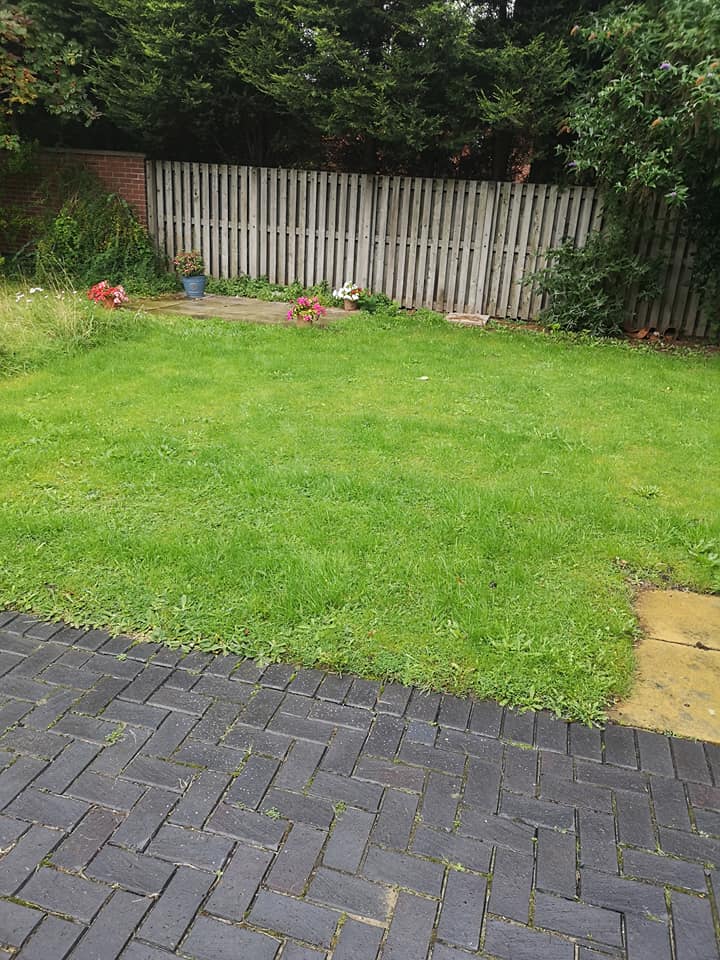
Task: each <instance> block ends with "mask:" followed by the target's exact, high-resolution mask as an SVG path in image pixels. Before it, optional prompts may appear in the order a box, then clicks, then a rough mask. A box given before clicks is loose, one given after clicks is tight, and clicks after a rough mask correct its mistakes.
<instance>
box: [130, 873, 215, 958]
mask: <svg viewBox="0 0 720 960" xmlns="http://www.w3.org/2000/svg"><path fill="white" fill-rule="evenodd" d="M214 882H215V876H214V875H213V874H212V873H205V872H204V871H203V870H191V869H190V868H189V867H179V868H178V869H177V870H176V871H175V874H174V875H173V877H172V879H171V880H170V883H169V884H168V885H167V887H166V888H165V890H164V891H163V893H162V894H161V895H160V898H159V899H158V900H157V901H156V903H155V904H154V906H153V907H152V909H151V910H150V913H149V914H148V915H147V917H146V919H145V921H144V922H143V924H142V926H141V927H140V930H139V931H138V933H139V936H140V937H142V938H143V940H149V941H150V942H151V943H157V944H159V945H160V946H163V947H168V948H169V949H170V950H174V949H175V948H176V947H177V945H178V944H179V943H180V941H181V940H182V938H183V936H184V935H185V932H186V930H187V929H188V928H189V926H190V924H191V923H192V921H193V918H194V916H195V914H196V913H197V911H198V910H199V908H200V905H201V903H202V902H203V900H204V899H205V896H206V894H207V892H208V891H209V890H210V887H211V886H212V885H213V883H214Z"/></svg>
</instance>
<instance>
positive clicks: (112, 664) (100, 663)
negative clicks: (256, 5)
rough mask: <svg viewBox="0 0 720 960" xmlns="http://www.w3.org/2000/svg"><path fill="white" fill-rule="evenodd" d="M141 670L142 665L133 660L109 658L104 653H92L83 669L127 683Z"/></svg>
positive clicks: (119, 657)
mask: <svg viewBox="0 0 720 960" xmlns="http://www.w3.org/2000/svg"><path fill="white" fill-rule="evenodd" d="M142 669H143V664H142V663H138V662H137V661H135V660H122V659H121V655H120V656H112V657H111V656H106V655H105V654H104V653H94V654H93V655H92V656H91V657H90V659H89V660H88V662H87V663H86V664H85V665H84V667H83V670H84V671H90V672H92V673H100V674H102V675H103V676H107V677H118V678H120V679H122V680H128V681H130V680H133V679H134V678H135V677H136V676H137V675H138V674H139V673H140V672H141V671H142Z"/></svg>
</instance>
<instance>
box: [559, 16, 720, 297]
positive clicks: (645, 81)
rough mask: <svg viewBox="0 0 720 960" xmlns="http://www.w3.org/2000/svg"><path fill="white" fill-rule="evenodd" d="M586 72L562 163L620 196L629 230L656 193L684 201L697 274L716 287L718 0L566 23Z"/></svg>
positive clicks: (719, 279) (719, 264)
mask: <svg viewBox="0 0 720 960" xmlns="http://www.w3.org/2000/svg"><path fill="white" fill-rule="evenodd" d="M573 34H574V38H575V41H576V43H577V44H578V48H579V52H580V55H581V57H582V58H583V59H584V60H585V62H586V64H587V66H588V68H589V71H588V78H589V83H588V87H587V89H586V91H585V92H584V93H583V94H582V95H581V96H579V97H578V99H577V101H576V103H575V105H574V107H573V108H572V110H571V113H570V119H569V121H568V124H569V127H570V128H571V129H572V131H573V132H574V134H575V138H576V139H575V141H574V142H573V143H572V145H571V147H570V149H569V163H570V165H571V166H572V167H573V168H574V169H575V170H577V172H578V173H580V174H582V173H584V172H589V173H590V174H591V175H592V176H593V177H595V178H597V179H598V180H599V182H600V183H602V184H605V185H607V186H608V187H609V188H610V190H611V192H612V194H614V196H615V197H616V198H617V201H618V202H616V203H615V204H614V206H612V207H611V208H610V213H611V215H612V216H613V217H614V220H615V222H617V223H618V224H622V225H624V227H625V229H626V230H627V231H628V233H629V234H630V235H631V236H632V227H633V223H637V222H641V220H642V218H641V217H638V216H637V208H638V204H640V205H642V202H643V201H644V200H645V199H647V198H648V197H649V196H651V195H652V194H653V193H654V192H656V191H660V192H662V194H664V196H665V197H666V199H667V202H668V203H669V204H671V205H677V206H679V207H687V211H688V213H689V216H690V218H691V221H692V223H693V226H694V228H695V229H694V239H695V240H696V241H697V243H698V249H699V253H700V259H701V263H700V268H701V274H702V276H703V277H704V278H705V280H706V281H709V282H711V286H712V287H713V288H714V289H715V290H716V291H717V289H718V285H719V284H720V231H718V223H720V5H718V3H717V2H716V0H663V2H660V0H646V2H645V3H643V4H638V5H633V6H628V7H624V8H622V9H620V10H617V11H616V12H614V13H612V14H610V15H609V16H604V17H600V18H598V19H597V20H596V21H595V23H594V24H593V25H592V26H590V27H587V28H584V27H576V28H574V29H573Z"/></svg>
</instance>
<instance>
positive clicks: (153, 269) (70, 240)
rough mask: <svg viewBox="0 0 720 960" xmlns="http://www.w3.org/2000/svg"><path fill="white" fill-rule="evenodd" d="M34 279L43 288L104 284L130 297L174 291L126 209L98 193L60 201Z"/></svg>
mask: <svg viewBox="0 0 720 960" xmlns="http://www.w3.org/2000/svg"><path fill="white" fill-rule="evenodd" d="M35 275H36V276H37V277H38V279H39V280H40V281H44V282H50V281H52V280H53V279H54V278H57V277H61V278H68V279H70V280H71V281H72V282H73V283H75V284H77V285H90V284H93V283H96V282H97V281H98V280H99V279H100V280H103V279H107V280H108V281H109V282H110V283H111V284H118V283H122V284H123V286H124V287H125V288H126V289H127V290H129V291H131V292H156V291H157V292H160V291H161V290H164V289H167V288H168V286H169V285H170V286H174V285H175V281H174V279H172V278H168V276H167V274H166V271H164V270H163V268H162V264H161V262H160V259H159V257H158V255H157V253H156V251H155V248H154V247H153V243H152V240H151V239H150V237H149V236H148V233H147V231H146V230H145V228H144V227H143V226H142V224H140V223H139V222H138V220H137V219H136V217H135V214H134V213H133V211H132V209H131V207H130V206H129V204H128V203H127V202H126V201H125V200H123V199H121V198H120V197H118V196H116V195H115V194H107V193H103V192H102V191H100V190H99V189H97V190H94V189H89V190H88V189H85V190H83V191H82V192H77V193H74V194H73V195H72V196H70V197H69V198H68V199H66V200H65V202H64V203H63V205H62V207H61V208H60V211H59V213H58V214H57V216H56V217H55V218H54V219H53V220H51V221H50V223H49V224H48V226H47V229H46V230H45V231H44V232H43V234H42V236H41V237H40V239H39V240H38V242H37V247H36V253H35Z"/></svg>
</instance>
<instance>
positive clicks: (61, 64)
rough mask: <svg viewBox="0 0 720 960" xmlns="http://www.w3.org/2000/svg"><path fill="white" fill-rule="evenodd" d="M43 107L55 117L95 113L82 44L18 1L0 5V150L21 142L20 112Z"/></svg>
mask: <svg viewBox="0 0 720 960" xmlns="http://www.w3.org/2000/svg"><path fill="white" fill-rule="evenodd" d="M37 107H41V108H42V109H43V110H45V111H46V112H47V113H50V114H53V115H55V116H58V117H82V118H83V119H85V120H87V121H90V120H92V119H93V118H94V117H95V116H96V111H95V110H94V109H93V107H92V105H91V103H90V101H89V99H88V97H87V79H86V78H85V76H84V75H83V73H82V49H81V47H80V46H79V45H78V44H77V43H76V42H74V41H67V40H66V39H65V38H64V37H63V36H62V35H61V34H59V33H56V32H53V31H49V30H47V29H45V28H44V27H43V25H42V24H41V22H40V21H39V20H37V19H35V18H33V17H32V16H30V15H29V13H28V12H27V10H25V9H23V8H21V7H19V6H12V7H5V8H4V9H2V10H0V156H2V152H5V153H6V154H7V153H10V152H12V153H17V152H19V151H20V149H21V146H22V130H21V119H22V116H23V115H24V114H25V113H26V112H27V111H29V110H30V109H32V108H37Z"/></svg>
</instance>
